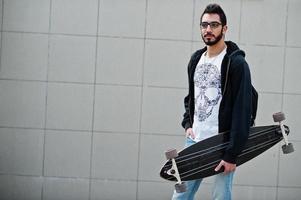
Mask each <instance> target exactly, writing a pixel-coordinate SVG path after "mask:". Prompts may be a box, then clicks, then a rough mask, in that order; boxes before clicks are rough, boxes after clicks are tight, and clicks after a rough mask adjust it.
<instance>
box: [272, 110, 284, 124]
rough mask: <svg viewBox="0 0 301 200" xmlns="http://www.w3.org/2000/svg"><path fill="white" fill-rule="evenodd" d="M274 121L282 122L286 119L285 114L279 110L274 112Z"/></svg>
mask: <svg viewBox="0 0 301 200" xmlns="http://www.w3.org/2000/svg"><path fill="white" fill-rule="evenodd" d="M273 119H274V122H281V121H283V120H285V116H284V113H283V112H277V113H274V114H273Z"/></svg>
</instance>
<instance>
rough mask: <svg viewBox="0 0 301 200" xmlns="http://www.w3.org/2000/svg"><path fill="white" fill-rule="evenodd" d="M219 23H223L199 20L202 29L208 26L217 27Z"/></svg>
mask: <svg viewBox="0 0 301 200" xmlns="http://www.w3.org/2000/svg"><path fill="white" fill-rule="evenodd" d="M220 25H223V24H222V23H220V22H218V21H213V22H201V23H200V28H201V29H203V30H204V29H207V28H208V26H210V28H211V29H217V28H218V27H219V26H220Z"/></svg>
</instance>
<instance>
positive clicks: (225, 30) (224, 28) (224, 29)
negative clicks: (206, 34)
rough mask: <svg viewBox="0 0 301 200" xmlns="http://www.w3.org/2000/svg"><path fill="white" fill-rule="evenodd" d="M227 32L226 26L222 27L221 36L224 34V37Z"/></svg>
mask: <svg viewBox="0 0 301 200" xmlns="http://www.w3.org/2000/svg"><path fill="white" fill-rule="evenodd" d="M227 30H228V26H227V25H225V26H223V34H224V35H225V33H226V32H227Z"/></svg>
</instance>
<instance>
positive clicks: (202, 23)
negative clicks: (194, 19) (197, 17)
mask: <svg viewBox="0 0 301 200" xmlns="http://www.w3.org/2000/svg"><path fill="white" fill-rule="evenodd" d="M208 25H209V23H208V22H201V28H203V29H206V28H207V26H208Z"/></svg>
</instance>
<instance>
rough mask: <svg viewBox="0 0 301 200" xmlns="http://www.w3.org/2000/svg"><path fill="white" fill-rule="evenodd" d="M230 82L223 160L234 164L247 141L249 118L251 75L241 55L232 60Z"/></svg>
mask: <svg viewBox="0 0 301 200" xmlns="http://www.w3.org/2000/svg"><path fill="white" fill-rule="evenodd" d="M230 82H231V95H232V97H231V98H232V99H233V105H232V106H233V108H232V123H231V129H230V143H229V145H228V147H227V149H226V152H225V154H224V157H223V160H225V161H226V162H230V163H236V158H237V156H238V154H239V153H240V152H241V151H242V149H243V147H244V145H245V143H246V141H247V139H248V136H249V129H250V118H251V98H252V95H251V93H252V88H251V87H252V86H251V75H250V69H249V66H248V64H247V62H246V61H245V59H244V57H243V56H242V55H238V56H237V57H236V58H234V59H232V63H231V71H230Z"/></svg>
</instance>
